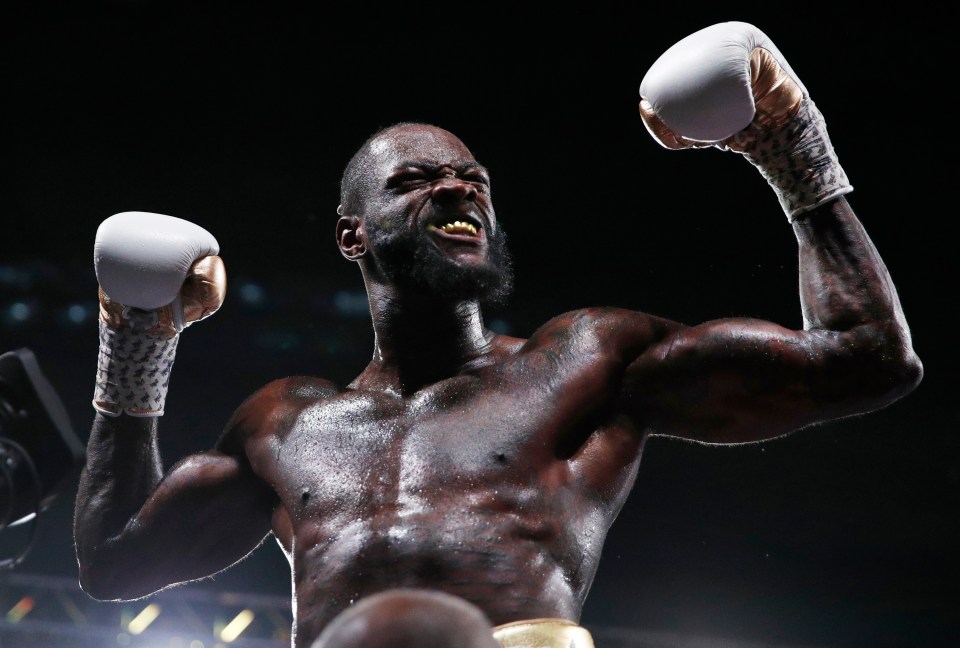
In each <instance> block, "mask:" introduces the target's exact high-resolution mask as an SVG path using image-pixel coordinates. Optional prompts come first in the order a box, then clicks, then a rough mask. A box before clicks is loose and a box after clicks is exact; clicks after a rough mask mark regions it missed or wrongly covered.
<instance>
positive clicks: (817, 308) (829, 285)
mask: <svg viewBox="0 0 960 648" xmlns="http://www.w3.org/2000/svg"><path fill="white" fill-rule="evenodd" d="M793 229H794V232H795V234H796V237H797V242H798V244H799V257H800V300H801V305H802V308H803V320H804V327H805V328H806V329H813V328H820V329H827V330H832V331H844V330H849V329H851V328H853V327H856V326H860V325H864V324H872V323H877V324H879V325H882V326H884V327H889V328H891V329H892V331H893V332H896V333H898V334H900V335H904V336H909V332H908V328H907V324H906V320H905V318H904V316H903V311H902V309H901V306H900V300H899V298H898V296H897V291H896V288H895V287H894V284H893V281H892V280H891V278H890V274H889V272H888V271H887V267H886V265H885V264H884V262H883V259H881V258H880V255H879V253H878V252H877V249H876V248H875V247H874V245H873V242H872V241H871V240H870V237H869V236H868V235H867V233H866V230H865V229H864V227H863V225H862V224H861V223H860V221H859V220H858V219H857V217H856V216H855V215H854V213H853V211H852V210H851V209H850V206H849V204H848V203H847V201H846V200H845V199H842V198H841V199H838V200H836V201H833V202H832V203H829V204H828V205H824V206H823V207H820V208H818V209H817V210H815V211H813V212H810V213H808V214H807V215H806V216H805V217H803V218H798V219H797V220H796V221H795V222H794V224H793Z"/></svg>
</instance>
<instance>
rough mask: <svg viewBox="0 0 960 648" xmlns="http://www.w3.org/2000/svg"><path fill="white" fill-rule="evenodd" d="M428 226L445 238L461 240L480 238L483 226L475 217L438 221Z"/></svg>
mask: <svg viewBox="0 0 960 648" xmlns="http://www.w3.org/2000/svg"><path fill="white" fill-rule="evenodd" d="M427 228H428V229H429V230H430V231H432V232H436V233H438V234H440V235H441V236H443V237H444V238H448V237H449V238H455V239H460V240H478V239H480V238H481V235H482V231H483V226H482V225H480V223H478V222H476V221H475V220H473V219H467V218H463V217H461V218H459V219H457V220H449V221H438V222H436V223H431V224H430V225H428V226H427Z"/></svg>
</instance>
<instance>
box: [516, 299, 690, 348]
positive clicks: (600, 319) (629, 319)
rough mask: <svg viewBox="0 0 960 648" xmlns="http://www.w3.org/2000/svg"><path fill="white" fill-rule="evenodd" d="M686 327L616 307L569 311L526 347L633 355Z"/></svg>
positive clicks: (533, 337) (550, 322)
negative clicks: (570, 348)
mask: <svg viewBox="0 0 960 648" xmlns="http://www.w3.org/2000/svg"><path fill="white" fill-rule="evenodd" d="M683 328H685V327H684V325H682V324H680V323H679V322H674V321H671V320H668V319H665V318H663V317H657V316H655V315H650V314H648V313H643V312H640V311H635V310H630V309H627V308H618V307H614V306H596V307H588V308H579V309H575V310H571V311H567V312H565V313H562V314H560V315H557V316H556V317H553V318H551V319H550V320H548V321H547V322H546V323H544V324H543V325H542V326H541V327H539V328H538V329H537V330H536V331H535V332H534V333H533V335H531V336H530V339H529V340H528V341H527V344H526V345H525V346H526V348H527V349H528V350H529V349H535V348H541V347H544V346H558V345H559V346H564V345H575V346H576V347H577V348H578V349H579V350H580V351H589V350H596V351H610V352H624V353H627V354H631V355H633V354H636V353H638V352H640V351H641V350H642V349H643V348H644V347H646V346H648V345H650V344H653V343H655V342H657V341H659V340H662V339H663V338H665V337H666V336H668V335H669V334H670V333H672V332H675V331H677V330H680V329H683Z"/></svg>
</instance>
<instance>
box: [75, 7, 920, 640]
mask: <svg viewBox="0 0 960 648" xmlns="http://www.w3.org/2000/svg"><path fill="white" fill-rule="evenodd" d="M641 95H642V96H643V100H642V101H641V104H640V112H641V116H642V118H643V119H644V122H645V124H646V125H647V127H648V130H649V131H650V133H651V134H652V135H653V136H654V137H655V138H656V139H657V141H659V142H660V143H661V144H663V145H664V146H666V147H668V148H687V147H700V146H717V147H719V148H722V149H728V150H732V151H736V152H739V153H742V154H743V155H744V156H745V157H746V158H747V159H748V160H749V161H750V162H751V163H753V164H754V165H756V166H757V168H758V169H759V170H760V172H761V173H763V175H764V176H765V177H766V178H767V180H768V181H769V183H770V185H771V186H772V187H773V189H774V190H775V191H776V193H777V196H778V198H779V200H780V203H781V205H782V206H783V209H784V212H785V213H786V215H787V217H788V220H789V221H790V222H791V223H792V227H793V229H794V232H795V234H796V237H797V241H798V245H799V254H800V288H801V289H800V293H801V294H800V297H801V305H802V309H803V316H804V329H803V330H791V329H788V328H785V327H783V326H780V325H778V324H775V323H772V322H766V321H759V320H754V319H745V318H727V319H719V320H714V321H709V322H705V323H703V324H700V325H697V326H688V325H684V324H681V323H678V322H673V321H669V320H666V319H663V318H660V317H655V316H652V315H648V314H645V313H639V312H633V311H628V310H623V309H616V308H589V309H582V310H577V311H573V312H569V313H565V314H562V315H560V316H558V317H556V318H554V319H552V320H551V321H549V322H547V323H546V324H544V325H543V326H542V327H540V328H539V329H538V330H537V331H536V332H535V333H534V334H533V335H532V336H531V337H530V338H529V339H518V338H513V337H508V336H505V335H497V334H495V333H493V332H492V331H490V330H489V329H488V328H486V327H485V325H484V321H483V315H482V306H483V304H485V303H489V302H493V301H497V300H502V299H503V298H504V297H505V295H506V294H507V292H508V290H509V284H510V278H511V277H510V275H511V272H510V261H509V256H508V254H507V252H506V248H505V243H504V237H503V233H502V230H501V228H500V226H499V224H498V222H497V218H496V215H495V212H494V209H493V204H492V201H491V193H490V179H489V175H488V172H487V170H486V169H485V168H484V167H483V166H481V165H480V164H479V163H478V162H477V160H476V159H475V158H474V156H473V155H472V153H471V152H470V150H469V149H468V148H467V146H466V145H465V144H464V143H463V142H461V141H460V140H459V139H458V138H457V137H456V136H454V135H453V134H452V133H450V132H448V131H446V130H443V129H441V128H438V127H436V126H432V125H427V124H418V123H404V124H397V125H394V126H392V127H389V128H386V129H384V130H382V131H380V132H378V133H376V134H374V135H373V136H372V137H371V138H370V139H369V140H368V141H367V142H366V143H365V144H364V145H363V146H362V147H361V148H360V150H359V151H358V152H357V154H356V155H355V156H354V158H353V159H352V160H351V161H350V163H349V164H348V166H347V168H346V170H345V172H344V176H343V182H342V191H341V205H340V207H339V209H338V213H339V214H340V218H339V221H338V223H337V229H336V232H337V242H338V245H339V248H340V251H341V253H342V254H343V255H344V256H345V257H346V258H347V259H349V260H351V261H355V262H356V263H357V264H358V265H359V267H360V271H361V273H362V275H363V280H364V282H365V285H366V289H367V293H368V297H369V302H370V312H371V315H372V322H373V328H374V332H375V344H374V353H373V359H372V360H371V362H370V363H369V365H367V367H366V368H365V369H364V370H363V371H362V372H361V373H360V375H359V376H357V377H356V378H355V379H354V380H353V381H352V382H351V383H350V384H349V385H346V386H340V385H336V384H333V383H331V382H329V381H326V380H323V379H321V378H314V377H301V376H297V377H288V378H283V379H280V380H277V381H275V382H272V383H270V384H268V385H266V386H265V387H263V388H262V389H260V390H259V391H257V392H256V393H254V394H253V395H252V396H250V397H249V398H248V399H247V400H246V401H245V402H244V403H243V404H241V405H240V407H239V408H238V409H237V411H236V412H235V413H234V415H233V416H232V418H231V420H230V421H229V422H228V424H227V426H226V429H225V431H224V433H223V435H222V437H221V438H220V440H219V441H218V443H217V444H216V447H215V448H213V449H212V450H210V451H207V452H201V453H197V454H195V455H191V456H189V457H186V458H185V459H183V460H181V461H180V462H179V463H177V464H176V465H174V466H173V467H172V468H170V469H169V470H167V471H166V472H164V470H163V468H162V467H161V463H160V460H159V457H158V453H157V421H158V418H159V416H160V415H161V414H162V413H163V408H164V404H165V398H166V385H167V380H168V378H169V375H170V371H171V368H172V364H173V359H174V354H175V350H176V342H177V340H178V337H179V333H180V332H181V331H182V330H183V328H185V327H186V326H188V325H189V324H191V323H193V322H196V321H199V320H201V319H203V318H205V317H207V316H209V315H210V314H212V313H213V312H214V311H216V309H217V308H218V307H219V305H220V303H221V302H222V299H223V295H224V290H225V289H224V286H225V275H224V269H223V264H222V261H221V260H220V258H219V256H217V255H218V252H219V250H218V247H217V243H216V240H215V239H214V238H213V237H212V236H211V235H210V234H209V233H208V232H206V231H205V230H203V229H201V228H199V227H197V226H195V225H193V224H191V223H186V222H185V221H180V220H178V219H173V218H170V217H166V216H158V215H152V214H141V213H127V214H119V215H117V216H114V217H112V218H110V219H107V221H105V222H104V223H103V225H102V226H101V228H100V230H99V231H98V238H97V248H96V254H95V257H96V268H97V276H98V278H99V280H100V284H101V346H100V367H99V370H98V380H97V388H96V392H95V398H94V405H95V408H96V409H97V414H96V417H95V421H94V424H93V429H92V432H91V436H90V440H89V444H88V459H87V464H86V468H85V472H84V475H83V477H82V480H81V484H80V489H79V492H78V497H77V507H76V523H75V534H76V542H77V553H78V558H79V563H80V576H81V584H82V586H83V588H84V589H85V591H87V592H88V593H90V594H91V595H92V596H94V597H96V598H98V599H107V600H122V599H132V598H137V597H143V596H147V595H149V594H151V593H153V592H156V591H158V590H160V589H162V588H165V587H168V586H171V585H175V584H178V583H184V582H188V581H191V580H195V579H198V578H203V577H205V576H208V575H211V574H214V573H216V572H218V571H220V570H223V569H225V568H227V567H229V566H230V565H232V564H234V563H236V562H237V561H239V560H241V559H243V558H244V556H246V555H247V554H248V553H249V552H250V551H252V550H253V549H254V548H255V547H257V546H258V545H259V544H260V543H261V542H262V541H263V539H264V538H265V537H266V536H267V535H268V534H270V533H272V534H273V535H274V536H275V537H276V539H277V540H278V542H279V543H280V544H281V546H282V547H283V549H284V551H285V552H286V555H287V556H288V558H289V560H290V565H291V569H292V573H293V582H294V601H293V604H294V616H295V622H294V630H295V632H294V645H295V646H296V647H297V648H305V647H307V646H311V645H313V646H317V647H322V648H343V647H346V646H354V645H356V646H360V645H365V646H383V647H385V648H386V647H392V646H408V645H415V644H416V645H422V646H438V647H440V646H478V647H482V646H496V645H501V646H546V647H548V648H552V647H554V646H563V647H564V648H567V647H569V646H571V645H574V646H577V647H580V648H584V647H585V648H589V647H590V646H591V645H592V642H591V640H590V635H589V633H588V632H587V631H586V630H585V629H584V628H581V627H579V626H578V625H577V623H578V622H579V618H580V612H581V609H582V606H583V603H584V599H585V597H586V594H587V592H588V590H589V588H590V584H591V581H592V579H593V577H594V574H595V572H596V569H597V566H598V560H599V557H600V554H601V550H602V547H603V542H604V538H605V537H606V534H607V531H608V530H609V528H610V525H611V524H612V523H613V521H614V519H615V518H616V516H617V513H618V512H619V510H620V509H621V507H622V506H623V504H624V502H625V500H626V498H627V496H628V494H629V492H630V489H631V487H632V485H633V483H634V480H635V478H636V475H637V471H638V466H639V462H640V456H641V452H642V449H643V445H644V442H645V440H646V439H647V438H648V437H649V436H650V435H668V436H673V437H681V438H685V439H690V440H694V441H699V442H705V443H743V442H753V441H760V440H764V439H771V438H774V437H778V436H781V435H784V434H787V433H790V432H792V431H795V430H798V429H801V428H803V427H806V426H809V425H811V424H814V423H817V422H822V421H827V420H831V419H836V418H839V417H845V416H851V415H857V414H862V413H866V412H870V411H875V410H877V409H880V408H882V407H885V406H887V405H889V404H890V403H892V402H893V401H895V400H896V399H898V398H900V397H902V396H904V395H905V394H907V393H909V392H910V391H911V390H912V389H913V388H914V387H915V386H916V385H917V384H918V382H919V381H920V379H921V376H922V365H921V364H920V361H919V360H918V359H917V357H916V355H915V354H914V352H913V349H912V346H911V340H910V334H909V329H908V327H907V324H906V321H905V319H904V316H903V313H902V312H901V308H900V304H899V300H898V297H897V294H896V290H895V288H894V286H893V283H892V282H891V279H890V276H889V274H888V272H887V270H886V268H885V266H884V264H883V262H882V260H881V259H880V257H879V256H878V254H877V252H876V250H875V249H874V247H873V245H872V243H871V241H870V239H869V237H868V236H867V234H866V232H865V231H864V228H863V227H862V226H861V224H860V222H859V221H858V219H857V218H856V216H855V215H854V213H853V211H852V209H851V207H850V205H849V203H848V202H847V199H846V197H845V196H846V194H848V193H849V192H850V191H851V189H852V187H851V186H850V184H849V182H848V181H847V178H846V175H845V173H844V172H843V169H842V168H841V167H840V165H839V162H838V160H837V157H836V154H835V152H834V150H833V147H832V145H831V144H830V140H829V137H828V136H827V133H826V127H825V125H824V122H823V119H822V116H821V115H820V113H819V111H818V110H817V108H816V106H815V105H814V104H813V102H812V100H811V99H810V97H809V94H808V93H807V91H806V89H805V88H804V86H803V85H802V84H800V82H799V81H798V80H797V78H796V75H795V74H793V72H792V70H791V69H790V67H789V65H788V64H787V63H786V60H785V59H784V57H783V56H782V54H781V53H780V52H779V51H778V50H777V48H776V47H775V46H774V45H773V43H772V42H770V41H769V39H768V38H767V37H766V36H765V35H764V34H763V33H762V32H760V31H759V30H758V29H756V28H755V27H753V26H752V25H748V24H745V23H734V22H731V23H720V24H718V25H714V26H711V27H709V28H706V29H704V30H701V31H699V32H696V33H694V34H692V35H691V36H689V37H688V38H686V39H684V40H682V41H680V42H679V43H677V44H676V45H675V46H674V47H672V48H671V49H669V50H668V51H667V52H665V53H664V55H663V56H662V57H661V58H660V59H658V61H657V62H656V63H655V64H654V66H653V67H652V68H651V69H650V71H649V72H648V74H647V75H646V77H645V79H644V81H643V84H642V85H641ZM418 629H419V630H418ZM417 632H419V633H420V634H419V636H418V637H416V638H411V637H412V636H416V635H417ZM493 638H495V639H496V643H493Z"/></svg>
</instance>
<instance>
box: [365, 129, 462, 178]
mask: <svg viewBox="0 0 960 648" xmlns="http://www.w3.org/2000/svg"><path fill="white" fill-rule="evenodd" d="M370 160H371V162H373V164H374V165H376V166H379V167H381V168H391V167H395V166H397V165H401V164H405V163H420V164H429V165H442V164H450V165H454V166H456V165H459V164H463V163H464V162H475V160H474V157H473V154H472V153H471V152H470V150H469V149H468V148H467V147H466V145H465V144H464V143H463V142H461V141H460V139H459V138H458V137H456V136H455V135H454V134H453V133H450V132H448V131H445V130H443V129H441V128H429V127H424V126H405V127H400V128H396V129H393V130H390V131H387V132H386V133H383V134H382V135H380V136H379V137H377V138H376V139H375V140H374V141H373V142H371V143H370Z"/></svg>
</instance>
